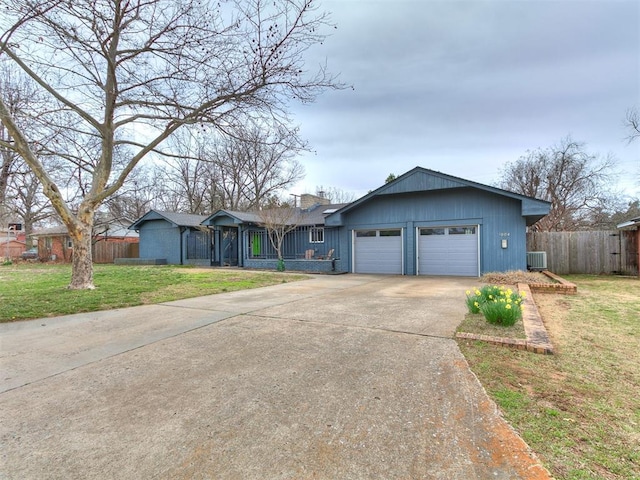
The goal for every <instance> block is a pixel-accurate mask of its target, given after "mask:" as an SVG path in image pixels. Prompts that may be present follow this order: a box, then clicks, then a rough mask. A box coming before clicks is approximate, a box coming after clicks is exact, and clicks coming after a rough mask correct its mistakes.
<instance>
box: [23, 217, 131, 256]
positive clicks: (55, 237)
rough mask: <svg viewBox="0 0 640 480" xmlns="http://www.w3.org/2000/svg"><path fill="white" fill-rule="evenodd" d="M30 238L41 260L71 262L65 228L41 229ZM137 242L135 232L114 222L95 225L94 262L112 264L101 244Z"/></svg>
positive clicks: (71, 249) (67, 234)
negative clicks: (35, 240)
mask: <svg viewBox="0 0 640 480" xmlns="http://www.w3.org/2000/svg"><path fill="white" fill-rule="evenodd" d="M32 237H33V238H36V239H37V240H38V256H39V257H40V258H41V259H42V260H49V261H58V262H71V260H72V257H73V242H72V241H71V237H70V236H69V231H68V229H67V227H66V226H64V225H58V226H55V227H49V228H42V229H40V230H36V231H35V232H33V234H32ZM138 241H139V238H138V234H137V233H136V232H134V231H131V230H129V229H128V228H127V227H125V226H123V225H120V224H118V223H116V222H113V223H102V224H99V225H96V226H95V227H94V234H93V237H92V245H93V250H94V252H93V257H94V261H96V259H97V263H112V262H113V254H109V252H107V251H103V250H105V249H104V248H103V247H102V245H101V244H105V243H108V244H137V243H138ZM97 250H99V252H98V251H97ZM107 250H108V249H107Z"/></svg>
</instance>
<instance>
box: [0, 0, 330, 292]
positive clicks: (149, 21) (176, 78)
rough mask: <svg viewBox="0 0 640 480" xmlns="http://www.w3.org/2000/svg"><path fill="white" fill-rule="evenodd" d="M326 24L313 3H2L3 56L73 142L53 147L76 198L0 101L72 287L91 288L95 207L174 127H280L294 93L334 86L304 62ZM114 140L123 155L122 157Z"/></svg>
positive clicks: (306, 94)
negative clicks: (59, 226)
mask: <svg viewBox="0 0 640 480" xmlns="http://www.w3.org/2000/svg"><path fill="white" fill-rule="evenodd" d="M327 25H328V17H327V16H326V14H323V13H321V12H318V10H317V9H316V7H315V1H314V0H269V1H268V2H267V1H264V0H245V1H242V0H237V1H231V2H225V3H222V4H220V3H216V2H213V1H212V0H74V1H73V2H66V1H60V0H5V2H4V4H3V7H2V18H1V19H0V31H3V33H2V35H1V36H0V57H4V58H9V59H10V60H11V61H12V62H14V63H15V64H16V65H17V66H18V67H20V68H21V69H22V70H23V71H24V72H25V73H26V74H27V75H28V76H29V77H31V78H32V79H33V81H34V82H36V83H37V85H38V86H39V88H40V89H41V90H42V91H44V92H45V93H46V94H47V95H48V100H49V103H50V108H49V109H47V110H43V111H40V112H37V113H38V115H39V116H40V118H42V119H43V120H48V121H50V122H51V123H52V125H61V124H62V123H64V124H66V127H67V129H68V130H69V131H71V132H72V133H73V135H74V143H73V147H71V148H69V147H68V145H69V144H68V143H67V142H63V143H61V144H60V148H56V147H57V145H55V144H51V145H48V148H49V149H50V150H51V151H52V152H51V153H52V154H56V156H57V158H59V159H64V160H65V161H67V163H68V164H70V165H72V166H73V167H74V168H76V170H75V172H77V175H78V176H77V180H78V184H77V186H78V190H76V191H77V192H78V197H77V199H76V200H75V201H71V200H70V199H69V198H68V188H69V187H67V186H66V185H61V184H59V182H56V181H55V179H54V177H53V176H52V172H51V170H50V168H48V167H47V164H46V163H45V162H44V161H43V159H42V158H41V157H40V156H39V155H38V153H37V149H36V148H35V146H34V142H33V139H32V138H30V136H29V133H28V131H26V130H25V129H24V128H21V126H20V125H19V123H18V122H17V121H16V119H15V117H14V115H13V114H12V113H11V110H10V109H9V107H8V106H7V103H6V99H5V98H4V97H2V98H0V120H1V121H2V123H3V124H4V126H5V128H6V129H7V131H8V133H9V135H10V136H11V138H12V141H11V142H7V141H3V142H2V146H3V147H5V148H10V149H13V150H14V151H16V152H18V153H19V154H20V155H21V156H22V157H23V158H24V160H25V161H26V163H27V164H28V165H29V167H30V168H31V169H32V170H33V172H34V173H35V175H36V176H37V177H38V179H39V180H40V182H41V183H42V185H43V189H44V193H45V194H46V195H47V197H48V198H49V199H50V200H51V203H52V205H53V207H54V208H55V210H56V212H57V213H58V215H59V216H60V218H61V219H62V221H63V222H64V224H65V225H66V226H67V228H68V230H69V235H70V237H71V239H72V241H73V251H74V255H73V265H72V266H73V268H72V276H71V283H70V285H69V288H74V289H86V288H94V285H93V265H92V259H91V232H92V226H93V223H94V217H95V212H96V210H97V209H98V208H99V206H100V205H101V204H103V203H104V202H105V200H106V199H107V198H109V197H110V196H111V195H113V194H114V193H116V192H117V191H118V190H119V189H120V187H121V186H122V185H123V184H124V182H125V180H126V178H127V176H128V175H129V174H130V172H131V171H132V170H133V169H134V168H135V167H136V165H138V163H139V162H140V161H141V160H142V159H143V158H145V157H146V156H147V155H148V154H149V153H150V152H153V151H154V150H157V149H158V148H159V147H160V146H161V144H162V143H163V142H164V141H165V140H166V139H167V138H169V137H170V136H171V135H172V134H174V133H175V132H176V131H177V130H178V129H180V128H181V127H183V126H185V125H196V124H206V125H209V126H210V127H213V128H214V129H215V128H220V129H225V130H226V129H230V128H233V127H236V126H238V125H242V124H246V123H247V120H248V119H249V118H256V117H259V116H267V117H269V118H270V119H271V120H273V121H276V122H280V123H282V124H286V123H287V121H288V118H287V106H288V102H290V101H291V99H296V100H298V101H302V102H310V101H312V100H313V99H314V98H315V97H316V95H317V94H319V93H320V92H321V91H322V90H323V89H325V88H332V87H336V86H337V85H336V81H335V78H334V77H333V76H331V75H329V74H328V73H327V72H326V70H325V68H324V66H320V67H319V68H318V69H317V70H316V71H315V72H308V71H307V70H306V68H305V63H304V54H305V52H306V51H307V50H308V49H309V48H310V47H311V46H313V45H316V44H319V43H321V42H322V41H323V40H324V38H325V36H324V34H323V33H321V32H322V31H323V28H324V27H326V26H327ZM54 113H55V114H56V116H54ZM121 147H126V150H127V152H130V153H129V154H128V156H127V157H126V158H124V159H123V161H121V162H118V161H117V160H118V156H117V150H118V148H121ZM68 149H69V150H70V151H69V150H68Z"/></svg>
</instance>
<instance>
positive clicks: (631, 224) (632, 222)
mask: <svg viewBox="0 0 640 480" xmlns="http://www.w3.org/2000/svg"><path fill="white" fill-rule="evenodd" d="M617 227H618V228H619V229H623V228H625V229H630V230H632V229H634V228H635V230H636V238H635V249H636V259H637V262H636V265H637V266H638V276H639V277H640V217H635V218H630V219H629V220H627V221H626V222H622V223H620V224H619V225H617Z"/></svg>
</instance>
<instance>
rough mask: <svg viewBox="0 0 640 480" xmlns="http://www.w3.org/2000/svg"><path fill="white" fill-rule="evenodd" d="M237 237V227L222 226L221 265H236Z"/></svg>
mask: <svg viewBox="0 0 640 480" xmlns="http://www.w3.org/2000/svg"><path fill="white" fill-rule="evenodd" d="M238 238H239V235H238V229H237V227H222V239H221V247H222V251H221V255H220V256H221V259H220V260H221V265H222V266H223V267H237V266H238V251H239V250H240V249H239V248H238Z"/></svg>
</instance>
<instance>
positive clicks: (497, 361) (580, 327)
mask: <svg viewBox="0 0 640 480" xmlns="http://www.w3.org/2000/svg"><path fill="white" fill-rule="evenodd" d="M565 278H566V279H567V280H569V281H571V282H574V283H576V284H577V285H578V294H577V295H567V296H564V295H555V294H538V293H536V294H534V298H535V301H536V304H537V306H538V309H539V310H540V313H541V315H542V318H543V320H544V323H545V326H546V328H547V331H548V332H549V335H550V336H551V340H552V342H553V344H554V346H555V347H556V352H557V353H556V354H555V355H537V354H533V353H529V352H526V351H522V350H515V349H510V348H504V347H500V346H495V345H491V344H487V343H484V342H478V341H469V340H459V341H458V343H459V345H460V348H461V350H462V352H463V353H464V355H465V357H466V358H467V361H468V362H469V365H470V366H471V369H472V370H473V371H474V372H475V373H476V375H477V376H478V378H479V379H480V381H481V382H482V384H483V385H484V386H485V389H486V390H487V392H488V393H489V395H490V396H491V397H492V398H493V399H494V400H495V402H496V403H497V404H498V406H499V407H500V409H501V410H502V412H503V414H504V416H505V418H506V419H507V421H508V422H509V423H510V424H511V425H512V426H513V427H514V428H515V429H516V430H517V431H518V432H519V433H520V435H522V437H523V438H524V439H525V441H526V442H527V443H528V444H529V445H530V446H531V447H532V449H533V450H534V451H535V452H536V453H537V454H538V456H539V457H540V459H541V460H542V462H543V463H544V464H545V466H546V467H547V468H548V469H549V470H550V472H551V474H552V475H553V476H554V477H555V478H557V479H576V480H577V479H581V480H583V479H594V480H595V479H638V478H640V280H638V279H637V278H629V277H627V278H624V277H614V276H607V277H604V276H585V275H580V276H566V277H565Z"/></svg>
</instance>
